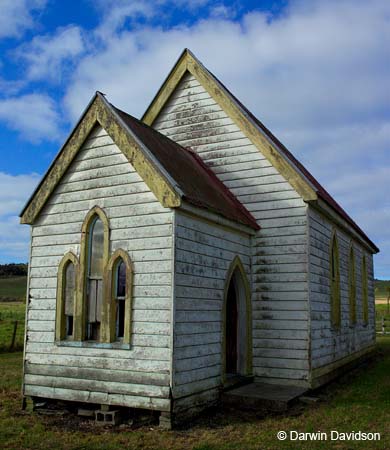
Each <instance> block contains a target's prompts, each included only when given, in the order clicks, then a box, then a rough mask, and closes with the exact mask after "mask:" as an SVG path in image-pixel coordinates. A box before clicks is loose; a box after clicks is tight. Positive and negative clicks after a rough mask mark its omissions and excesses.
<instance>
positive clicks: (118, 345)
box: [55, 340, 131, 350]
mask: <svg viewBox="0 0 390 450" xmlns="http://www.w3.org/2000/svg"><path fill="white" fill-rule="evenodd" d="M55 345H56V346H57V347H76V348H101V349H115V350H130V349H131V345H130V344H124V343H123V342H110V343H106V342H96V341H71V340H66V341H55Z"/></svg>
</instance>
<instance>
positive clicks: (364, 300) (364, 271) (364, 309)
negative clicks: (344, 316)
mask: <svg viewBox="0 0 390 450" xmlns="http://www.w3.org/2000/svg"><path fill="white" fill-rule="evenodd" d="M361 276H362V317H363V325H365V326H366V325H368V322H369V320H368V271H367V258H366V255H363V257H362V267H361Z"/></svg>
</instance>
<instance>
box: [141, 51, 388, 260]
mask: <svg viewBox="0 0 390 450" xmlns="http://www.w3.org/2000/svg"><path fill="white" fill-rule="evenodd" d="M186 72H189V73H191V74H192V75H193V76H194V77H195V78H196V79H197V80H198V81H199V83H200V84H201V85H202V86H203V87H204V88H205V89H206V90H207V91H208V93H209V94H210V95H211V97H213V99H214V100H215V101H216V102H217V103H218V104H219V105H220V107H221V108H222V109H223V110H224V111H225V112H226V113H227V114H228V115H229V117H230V118H231V119H232V120H233V121H234V122H235V123H236V125H237V126H238V127H239V128H240V129H241V131H243V133H244V134H245V135H246V136H247V137H248V138H249V139H250V140H251V141H252V142H253V143H254V144H255V145H256V146H257V148H258V149H259V150H260V151H261V152H262V154H263V155H264V156H265V157H266V158H267V159H268V160H269V161H270V163H271V164H272V165H273V166H274V167H275V168H276V169H277V170H278V171H279V173H280V174H281V175H283V176H284V178H285V179H286V180H287V181H288V182H289V183H290V184H291V186H292V187H293V188H294V189H295V190H296V191H297V193H298V194H300V195H301V197H302V198H303V200H305V201H307V202H316V201H317V200H319V199H321V200H323V201H324V202H325V203H326V204H327V205H329V206H330V208H331V209H332V210H333V211H335V212H336V213H337V214H338V215H339V216H340V217H341V218H342V219H344V220H345V221H346V222H347V223H348V224H349V225H350V226H351V227H352V228H353V229H354V230H355V232H356V233H357V234H358V235H359V236H360V237H361V238H362V239H363V240H364V241H365V242H366V243H367V244H368V245H369V246H370V247H371V248H372V250H373V251H374V252H379V249H378V247H376V245H375V244H374V243H373V242H372V241H371V240H370V239H369V238H368V236H367V235H366V234H365V233H364V232H363V230H362V229H361V228H360V227H359V226H358V225H357V224H356V222H355V221H354V220H353V219H352V218H351V217H350V216H349V215H348V214H347V213H346V211H345V210H344V209H343V208H342V207H341V206H340V205H339V204H338V203H337V202H336V201H335V200H334V198H333V197H332V196H331V195H330V194H329V193H328V192H327V191H326V189H325V188H324V187H323V186H322V185H321V184H320V183H319V182H318V181H317V180H316V179H315V177H314V176H313V175H312V174H311V173H310V172H309V171H308V170H307V169H306V168H305V167H304V166H303V164H301V163H300V162H299V161H298V160H297V159H296V158H295V157H294V156H293V155H292V153H291V152H290V151H289V150H288V149H287V148H286V147H285V146H284V145H283V144H282V143H281V142H280V141H279V140H278V139H277V138H276V137H275V136H274V135H273V134H272V133H271V131H270V130H268V128H266V127H265V125H264V124H263V123H262V122H260V120H258V119H257V118H256V117H255V116H254V115H253V114H252V113H251V112H250V111H249V110H248V109H247V108H246V107H245V106H244V105H243V104H242V103H241V102H240V101H239V100H238V99H237V98H236V97H235V96H234V95H233V94H232V93H231V92H230V91H229V90H228V89H227V88H226V87H225V86H224V85H223V84H222V83H221V82H220V81H219V80H218V78H217V77H215V76H214V75H213V74H212V73H211V72H210V71H209V70H208V69H207V68H206V67H204V66H203V64H202V63H201V62H200V61H199V60H198V59H197V58H196V57H195V56H194V55H193V54H192V52H191V51H190V50H188V49H185V50H184V51H183V53H182V54H181V56H180V57H179V59H178V61H177V62H176V64H175V66H174V67H173V69H172V70H171V72H170V73H169V75H168V76H167V78H166V79H165V81H164V83H163V84H162V86H161V87H160V89H159V91H158V92H157V94H156V95H155V97H154V99H153V100H152V102H151V104H150V105H149V107H148V108H147V110H146V111H145V113H144V115H143V117H142V121H143V122H145V123H146V124H148V125H151V126H152V125H153V122H154V120H155V119H156V118H157V116H158V115H159V113H160V111H161V110H162V108H163V107H164V105H165V103H166V102H167V100H168V99H169V97H170V96H171V94H172V93H173V91H174V90H175V88H176V86H177V85H178V84H179V82H180V80H181V79H182V77H183V75H184V74H185V73H186Z"/></svg>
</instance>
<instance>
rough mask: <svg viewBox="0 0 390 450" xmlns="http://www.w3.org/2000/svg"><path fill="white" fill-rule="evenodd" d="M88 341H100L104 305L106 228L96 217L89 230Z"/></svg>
mask: <svg viewBox="0 0 390 450" xmlns="http://www.w3.org/2000/svg"><path fill="white" fill-rule="evenodd" d="M88 235H89V239H88V250H87V252H88V271H87V333H86V334H87V339H91V340H94V341H98V340H99V339H100V323H101V317H102V303H103V254H104V227H103V222H102V221H101V219H100V218H99V216H98V215H96V216H95V217H94V218H93V220H92V221H91V223H90V225H89V230H88Z"/></svg>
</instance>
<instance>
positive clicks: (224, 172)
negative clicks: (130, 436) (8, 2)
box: [21, 50, 378, 424]
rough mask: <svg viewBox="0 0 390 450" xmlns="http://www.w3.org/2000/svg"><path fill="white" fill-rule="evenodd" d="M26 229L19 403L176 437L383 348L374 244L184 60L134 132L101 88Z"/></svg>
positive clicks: (26, 215) (133, 123)
mask: <svg viewBox="0 0 390 450" xmlns="http://www.w3.org/2000/svg"><path fill="white" fill-rule="evenodd" d="M21 223H24V224H30V225H31V249H30V261H29V281H28V294H27V297H28V298H27V327H26V329H27V331H26V338H25V353H24V378H23V395H24V396H25V397H32V398H38V399H42V398H43V399H59V400H63V401H71V402H80V404H83V403H84V404H94V405H97V406H98V407H101V406H106V408H108V407H111V408H115V407H126V408H140V409H146V410H154V411H158V412H160V413H161V416H160V417H161V419H160V420H161V423H162V424H164V423H165V424H166V423H168V424H169V423H170V422H177V421H179V420H183V419H184V418H186V417H190V416H191V415H193V414H196V413H199V412H200V411H201V410H202V409H204V408H206V407H208V406H211V405H214V404H216V403H217V402H218V401H219V399H220V396H221V393H222V392H223V390H224V387H225V386H226V385H227V384H229V386H232V385H233V386H234V383H235V382H236V381H237V382H238V381H240V382H242V380H243V379H245V378H246V377H247V378H248V379H253V380H254V381H256V382H266V383H273V384H277V385H283V386H285V385H292V386H300V387H303V388H307V389H309V388H314V387H317V386H319V385H321V384H323V383H325V382H327V381H328V380H330V379H331V378H332V377H334V376H336V375H337V374H339V373H340V372H342V371H343V370H346V368H347V367H349V366H350V365H351V364H353V363H356V362H357V361H359V360H361V359H362V358H364V357H366V356H367V355H368V354H369V353H370V352H371V351H372V349H373V347H374V344H375V328H374V313H375V311H374V308H375V305H374V287H373V254H374V253H377V252H378V248H377V247H376V246H375V244H374V243H373V242H371V241H370V239H369V238H368V237H367V236H366V234H365V233H364V232H363V231H362V230H361V229H360V228H359V226H358V225H357V224H356V223H355V222H354V221H353V220H352V219H351V218H350V217H349V216H348V215H347V213H346V212H345V211H344V210H343V209H342V208H341V206H340V205H338V204H337V203H336V202H335V200H334V199H333V198H332V197H331V196H330V195H329V194H328V193H327V191H326V190H325V189H324V188H323V187H322V186H321V185H320V184H319V183H318V182H317V181H316V180H315V179H314V177H313V176H312V175H311V174H310V173H309V172H308V171H307V170H306V169H305V168H304V167H303V166H302V164H300V163H299V161H297V160H296V159H295V158H294V156H293V155H292V154H291V153H290V152H289V151H288V150H287V149H286V148H285V147H284V146H283V144H281V142H279V141H278V139H277V138H276V137H275V136H273V135H272V134H271V132H270V131H269V130H268V129H267V128H266V127H265V126H264V125H263V124H262V123H261V122H260V121H259V120H258V119H256V117H254V116H253V115H252V114H251V113H250V112H249V111H248V110H247V109H246V108H245V106H243V105H242V104H241V103H240V101H239V100H237V99H236V98H235V97H234V95H233V94H232V93H231V92H229V90H228V89H227V88H226V87H225V86H224V85H223V84H222V83H221V82H220V81H219V80H218V79H217V78H216V77H215V76H214V75H213V74H212V73H211V72H210V71H209V70H207V69H206V68H205V67H204V66H203V65H202V64H201V63H200V62H199V61H198V60H197V59H196V57H195V56H194V55H193V54H192V53H191V52H190V51H189V50H184V52H183V53H182V55H181V56H180V58H179V60H178V61H177V63H176V65H175V66H174V68H173V69H172V71H171V72H170V74H169V75H168V77H167V78H166V80H165V82H164V83H163V85H162V86H161V88H160V89H159V91H158V93H157V95H156V96H155V98H154V99H153V101H152V103H151V105H150V106H149V107H148V109H147V111H146V112H145V114H144V116H143V118H142V120H141V121H140V120H137V119H136V118H134V117H132V116H130V115H128V114H127V113H125V112H123V111H121V110H119V109H118V108H116V107H115V106H114V105H112V104H111V103H109V101H108V100H107V99H106V97H105V96H104V95H103V94H101V93H99V92H97V93H96V95H95V96H94V97H93V99H92V100H91V102H90V103H89V105H88V106H87V108H86V110H85V111H84V113H83V114H82V116H81V118H80V120H79V121H78V123H77V124H76V126H75V128H74V130H73V131H72V133H71V134H70V136H69V138H68V139H67V141H66V142H65V144H64V145H63V147H62V148H61V150H60V152H59V153H58V155H57V156H56V158H55V160H54V161H53V163H52V164H51V166H50V167H49V169H48V171H47V173H46V175H45V176H44V177H43V179H42V181H41V182H40V184H39V185H38V187H37V188H36V190H35V192H34V193H33V195H32V197H31V198H30V200H29V201H28V203H27V205H26V206H25V208H24V210H23V211H22V213H21Z"/></svg>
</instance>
